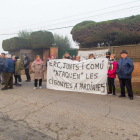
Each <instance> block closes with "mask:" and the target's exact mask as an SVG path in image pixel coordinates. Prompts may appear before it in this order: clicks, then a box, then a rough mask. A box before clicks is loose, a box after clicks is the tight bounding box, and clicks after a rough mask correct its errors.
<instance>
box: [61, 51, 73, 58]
mask: <svg viewBox="0 0 140 140" xmlns="http://www.w3.org/2000/svg"><path fill="white" fill-rule="evenodd" d="M63 59H72V57H71V56H70V55H69V53H68V52H67V51H66V52H65V54H64V55H63Z"/></svg>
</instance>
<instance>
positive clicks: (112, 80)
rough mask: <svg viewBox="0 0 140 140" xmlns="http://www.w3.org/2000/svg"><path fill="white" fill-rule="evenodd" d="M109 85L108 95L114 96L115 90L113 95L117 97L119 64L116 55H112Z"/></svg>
mask: <svg viewBox="0 0 140 140" xmlns="http://www.w3.org/2000/svg"><path fill="white" fill-rule="evenodd" d="M108 63H109V64H108V85H109V92H108V94H112V88H113V95H116V86H115V78H116V70H117V62H116V61H115V55H114V54H111V55H110V60H109V62H108Z"/></svg>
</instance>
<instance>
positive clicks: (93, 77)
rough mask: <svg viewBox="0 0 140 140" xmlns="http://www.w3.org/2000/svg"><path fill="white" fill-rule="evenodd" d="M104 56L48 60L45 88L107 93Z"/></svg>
mask: <svg viewBox="0 0 140 140" xmlns="http://www.w3.org/2000/svg"><path fill="white" fill-rule="evenodd" d="M107 64H108V60H107V59H106V58H98V59H89V60H85V61H81V62H78V61H72V60H68V59H55V60H49V61H48V64H47V65H48V67H47V88H48V89H55V90H64V91H74V92H84V93H93V94H102V95H105V94H107V84H106V82H107Z"/></svg>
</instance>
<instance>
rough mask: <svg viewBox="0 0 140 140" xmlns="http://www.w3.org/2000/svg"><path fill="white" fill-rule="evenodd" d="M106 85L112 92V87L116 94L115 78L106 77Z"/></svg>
mask: <svg viewBox="0 0 140 140" xmlns="http://www.w3.org/2000/svg"><path fill="white" fill-rule="evenodd" d="M108 85H109V92H110V93H112V88H113V94H116V86H115V78H110V77H108Z"/></svg>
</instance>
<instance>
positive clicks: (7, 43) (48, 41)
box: [2, 31, 54, 51]
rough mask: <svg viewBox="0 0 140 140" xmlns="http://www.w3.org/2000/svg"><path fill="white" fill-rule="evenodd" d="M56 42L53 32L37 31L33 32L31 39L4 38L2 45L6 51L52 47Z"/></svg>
mask: <svg viewBox="0 0 140 140" xmlns="http://www.w3.org/2000/svg"><path fill="white" fill-rule="evenodd" d="M53 43H54V37H53V34H52V33H51V32H48V31H37V32H32V33H31V35H30V37H29V39H24V38H21V37H14V38H10V39H6V40H3V42H2V47H3V50H4V51H11V50H20V49H45V48H50V47H51V46H52V44H53Z"/></svg>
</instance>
